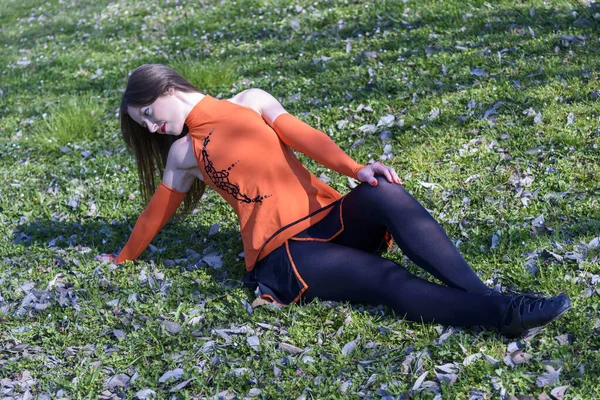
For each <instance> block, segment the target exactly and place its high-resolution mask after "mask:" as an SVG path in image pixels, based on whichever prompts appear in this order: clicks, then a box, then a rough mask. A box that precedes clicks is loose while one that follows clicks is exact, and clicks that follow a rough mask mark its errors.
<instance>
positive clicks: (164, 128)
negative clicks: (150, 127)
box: [160, 122, 167, 133]
mask: <svg viewBox="0 0 600 400" xmlns="http://www.w3.org/2000/svg"><path fill="white" fill-rule="evenodd" d="M160 130H161V131H162V133H166V132H167V123H166V122H165V123H164V124H163V126H161V127H160Z"/></svg>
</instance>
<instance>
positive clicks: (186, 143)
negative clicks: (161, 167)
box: [167, 135, 197, 169]
mask: <svg viewBox="0 0 600 400" xmlns="http://www.w3.org/2000/svg"><path fill="white" fill-rule="evenodd" d="M196 166H197V163H196V156H195V155H194V149H193V146H192V139H191V138H190V137H189V135H186V136H184V137H182V138H181V139H177V140H176V141H175V142H174V143H173V144H172V145H171V148H170V149H169V155H168V157H167V168H172V169H189V168H194V167H196Z"/></svg>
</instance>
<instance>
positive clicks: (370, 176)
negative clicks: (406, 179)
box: [357, 162, 402, 186]
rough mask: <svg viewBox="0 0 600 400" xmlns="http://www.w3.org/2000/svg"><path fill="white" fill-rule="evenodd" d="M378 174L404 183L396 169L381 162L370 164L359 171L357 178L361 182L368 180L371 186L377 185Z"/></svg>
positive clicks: (395, 181) (392, 181) (391, 180)
mask: <svg viewBox="0 0 600 400" xmlns="http://www.w3.org/2000/svg"><path fill="white" fill-rule="evenodd" d="M376 175H383V177H384V178H385V179H387V181H388V182H390V183H396V184H398V185H402V180H401V179H400V178H399V177H398V174H397V173H396V170H395V169H394V168H392V167H389V166H387V165H383V164H382V163H380V162H376V163H373V164H369V165H367V166H366V167H365V168H363V169H361V170H360V171H358V174H357V179H358V181H359V182H367V183H368V184H370V185H371V186H377V179H376V178H375V176H376Z"/></svg>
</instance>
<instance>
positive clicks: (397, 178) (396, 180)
mask: <svg viewBox="0 0 600 400" xmlns="http://www.w3.org/2000/svg"><path fill="white" fill-rule="evenodd" d="M391 172H392V177H393V178H394V182H396V183H397V184H399V185H402V180H401V179H400V177H399V176H398V174H397V173H396V170H395V169H394V168H392V171H391Z"/></svg>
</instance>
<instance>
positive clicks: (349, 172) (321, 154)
mask: <svg viewBox="0 0 600 400" xmlns="http://www.w3.org/2000/svg"><path fill="white" fill-rule="evenodd" d="M247 92H248V93H247V94H246V96H244V97H246V98H247V99H248V100H247V102H251V103H252V105H253V106H254V108H255V109H258V110H260V113H261V115H262V117H263V119H264V120H265V121H266V122H267V123H268V124H269V125H271V127H273V129H274V130H275V132H277V135H278V136H279V138H280V139H281V141H282V142H283V143H285V144H287V145H288V146H290V147H291V148H293V149H295V150H298V151H300V152H302V153H304V154H306V155H307V156H309V157H310V158H312V159H313V160H315V161H317V162H318V163H320V164H322V165H324V166H325V167H327V168H329V169H332V170H334V171H336V172H339V173H340V174H343V175H346V176H350V177H352V178H356V179H358V180H359V181H361V182H369V183H371V184H374V182H376V180H375V179H374V176H375V174H376V173H381V174H382V175H384V176H386V178H388V180H389V181H390V182H395V183H400V179H398V176H397V175H396V173H395V171H394V170H393V168H391V167H386V166H384V165H383V164H377V165H376V166H375V164H372V165H369V166H364V165H361V164H358V163H357V162H356V161H354V160H353V159H352V158H351V157H350V156H348V155H347V154H346V153H345V152H344V151H343V150H342V149H341V148H340V147H339V146H338V145H337V144H336V143H335V142H334V141H333V140H332V139H331V138H330V137H329V136H327V135H326V134H325V133H323V132H321V131H319V130H317V129H315V128H313V127H312V126H310V125H308V124H306V123H305V122H303V121H301V120H300V119H298V118H296V117H294V116H292V115H291V114H289V113H287V112H286V111H285V109H284V108H283V106H282V105H281V104H280V103H279V101H277V99H275V98H274V97H273V96H272V95H270V94H269V93H267V92H265V91H263V90H261V89H250V90H248V91H247ZM375 184H376V183H375Z"/></svg>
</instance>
